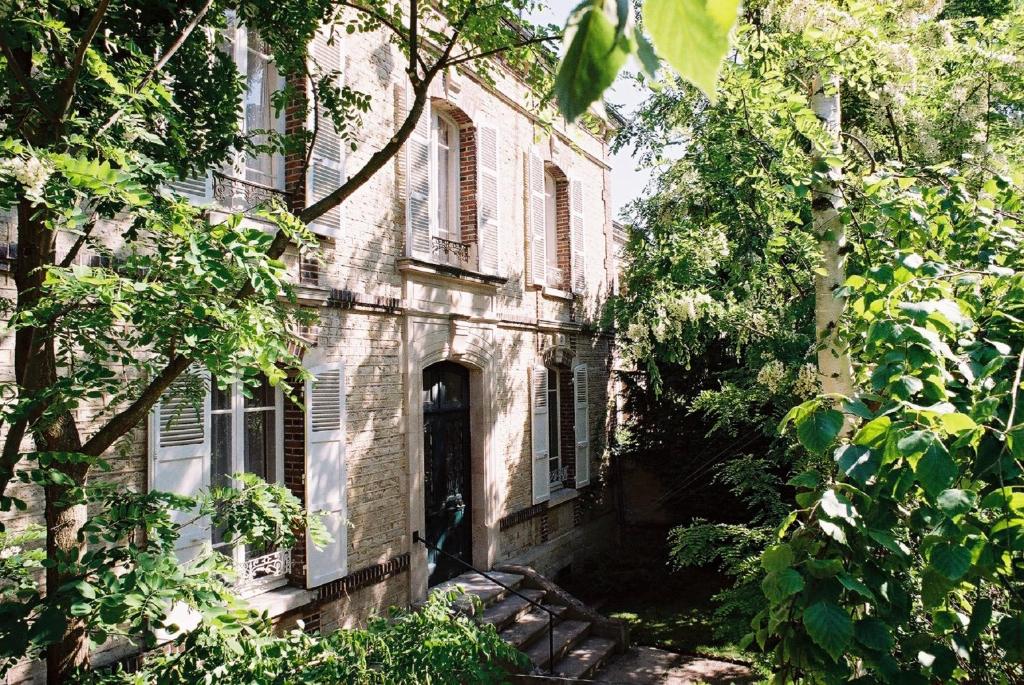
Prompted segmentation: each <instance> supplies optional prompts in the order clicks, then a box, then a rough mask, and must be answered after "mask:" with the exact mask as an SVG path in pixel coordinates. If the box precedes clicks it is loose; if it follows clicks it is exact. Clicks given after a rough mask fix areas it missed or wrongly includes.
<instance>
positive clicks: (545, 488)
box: [530, 366, 551, 504]
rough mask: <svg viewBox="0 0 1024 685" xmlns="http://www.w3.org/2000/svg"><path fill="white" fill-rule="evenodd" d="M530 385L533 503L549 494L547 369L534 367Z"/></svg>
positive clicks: (541, 500)
mask: <svg viewBox="0 0 1024 685" xmlns="http://www.w3.org/2000/svg"><path fill="white" fill-rule="evenodd" d="M530 385H531V387H530V395H531V399H530V404H531V410H532V417H533V425H532V432H533V503H534V504H538V503H540V502H544V501H546V500H547V499H548V498H549V497H550V496H551V474H550V473H548V456H549V454H550V452H549V448H548V421H549V420H550V418H549V416H550V411H549V407H548V370H547V369H546V368H544V367H543V366H537V367H534V369H533V377H532V378H531V379H530Z"/></svg>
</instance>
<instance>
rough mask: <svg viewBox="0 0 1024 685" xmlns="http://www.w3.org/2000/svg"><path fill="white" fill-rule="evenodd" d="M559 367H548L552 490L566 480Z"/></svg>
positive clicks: (549, 460)
mask: <svg viewBox="0 0 1024 685" xmlns="http://www.w3.org/2000/svg"><path fill="white" fill-rule="evenodd" d="M560 380H561V379H560V378H559V372H558V369H548V469H549V471H550V474H551V481H550V482H551V490H557V489H558V488H560V487H562V483H563V481H564V480H565V469H564V468H563V466H562V450H561V440H560V435H561V426H559V423H560V421H559V417H560V416H561V411H559V409H560V407H559V403H558V400H559V392H558V391H559V386H560V385H561V383H560Z"/></svg>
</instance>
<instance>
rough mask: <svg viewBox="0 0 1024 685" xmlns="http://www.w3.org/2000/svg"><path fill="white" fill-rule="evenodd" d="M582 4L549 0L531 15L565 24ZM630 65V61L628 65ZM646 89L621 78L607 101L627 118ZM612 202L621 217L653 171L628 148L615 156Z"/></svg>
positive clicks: (576, 0)
mask: <svg viewBox="0 0 1024 685" xmlns="http://www.w3.org/2000/svg"><path fill="white" fill-rule="evenodd" d="M578 4H579V0H547V7H546V9H545V10H543V11H538V12H535V13H534V14H533V15H532V16H530V17H528V18H529V19H530V20H531V21H533V22H534V23H537V24H558V25H559V26H563V25H564V24H565V20H566V18H567V17H568V16H569V12H570V11H571V10H572V8H573V7H575V6H576V5H578ZM630 68H631V65H630V64H627V65H626V69H630ZM644 97H645V93H644V91H643V90H641V89H640V88H638V87H637V86H636V85H634V84H633V83H632V82H627V81H624V80H622V79H620V80H619V81H618V82H616V84H615V85H614V86H612V88H611V90H610V91H609V92H608V94H607V97H606V98H605V99H606V100H607V101H608V102H610V103H611V104H613V105H616V106H618V108H619V111H620V112H621V114H622V115H623V116H624V117H626V118H627V119H628V118H629V117H630V116H632V114H633V112H634V110H635V109H636V107H637V105H639V104H640V103H641V102H643V100H644ZM611 165H612V206H613V209H614V211H615V217H616V218H618V214H619V210H620V209H621V208H622V207H623V206H624V205H626V204H627V203H628V202H629V201H630V200H632V199H634V198H636V197H639V196H640V195H641V194H642V193H643V190H644V187H645V186H646V185H647V181H648V179H649V178H650V173H649V172H648V171H646V170H640V169H637V163H636V162H635V161H634V160H633V158H632V157H631V156H630V154H629V150H622V151H621V152H619V153H618V154H617V155H615V156H614V157H612V160H611Z"/></svg>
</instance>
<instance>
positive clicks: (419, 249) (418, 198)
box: [405, 91, 434, 260]
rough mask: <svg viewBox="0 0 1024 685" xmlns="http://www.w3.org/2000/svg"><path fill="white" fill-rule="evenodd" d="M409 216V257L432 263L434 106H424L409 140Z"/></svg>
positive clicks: (409, 98)
mask: <svg viewBox="0 0 1024 685" xmlns="http://www.w3.org/2000/svg"><path fill="white" fill-rule="evenodd" d="M412 103H413V101H412V92H411V91H410V92H407V93H406V106H408V107H412ZM405 155H406V162H405V179H406V181H405V182H406V192H405V202H406V204H405V213H406V245H408V250H409V256H411V257H416V258H417V259H426V260H429V259H430V257H431V249H430V247H431V245H430V186H431V181H432V179H433V176H434V175H433V174H432V173H431V171H430V169H431V159H432V157H433V155H431V154H430V104H429V102H428V103H427V104H426V105H424V107H423V113H422V114H421V115H420V118H419V120H418V121H417V122H416V128H414V129H413V132H412V134H411V135H410V136H409V139H408V140H407V141H406V142H405Z"/></svg>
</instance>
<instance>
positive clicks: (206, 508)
mask: <svg viewBox="0 0 1024 685" xmlns="http://www.w3.org/2000/svg"><path fill="white" fill-rule="evenodd" d="M80 456H81V455H47V456H46V457H45V458H40V459H39V460H37V463H36V465H35V466H34V467H33V468H29V469H22V470H20V471H19V473H18V476H19V478H21V479H22V480H24V481H27V482H35V483H49V482H58V483H59V482H61V481H62V476H63V473H62V472H61V471H59V470H57V469H55V468H54V465H55V464H56V463H59V462H60V461H67V460H71V459H75V458H80ZM236 479H237V482H238V484H239V487H238V488H227V487H221V488H215V489H213V490H211V491H210V492H206V493H202V494H201V496H200V497H198V498H190V497H184V496H181V495H175V494H172V493H162V492H148V493H145V494H140V493H136V492H132V491H130V490H125V489H124V488H122V487H119V486H117V485H115V484H113V483H103V482H99V483H96V484H91V485H88V486H85V487H82V488H72V489H70V490H68V491H67V492H66V494H65V497H66V498H68V499H69V500H71V501H74V502H76V503H77V502H81V503H84V504H88V505H89V506H90V507H91V508H92V509H93V510H94V513H93V515H92V516H90V517H89V518H88V520H87V521H86V522H85V524H84V525H83V526H82V528H81V532H80V536H81V539H82V541H83V542H84V543H86V548H85V551H84V552H83V553H82V554H80V555H79V554H77V553H69V554H59V553H58V554H56V555H53V556H46V555H45V554H44V552H43V550H40V549H38V548H32V547H26V544H28V543H30V542H33V541H34V540H37V539H38V538H39V532H40V531H37V530H35V529H29V530H27V531H26V532H25V533H23V534H20V535H13V536H10V537H9V538H8V537H5V540H4V542H5V543H6V544H5V549H4V559H3V569H4V572H3V576H2V579H3V581H4V585H3V591H2V595H0V597H2V599H3V601H2V602H0V617H2V620H0V638H2V639H0V644H2V645H3V647H2V650H0V659H2V662H0V673H2V672H3V671H5V670H6V669H7V668H9V667H10V666H11V665H13V664H14V663H15V662H16V661H17V660H19V659H21V658H23V657H25V656H29V657H33V656H36V655H37V654H38V652H39V651H40V650H41V649H44V648H45V647H46V645H47V644H48V643H49V642H50V641H52V640H53V639H54V638H55V637H59V636H60V635H61V634H62V632H63V631H64V628H65V626H66V624H67V622H68V620H69V619H68V617H69V616H70V617H74V618H75V619H77V620H78V621H80V622H81V623H82V625H83V626H84V629H85V631H86V633H87V635H88V637H89V639H90V640H91V641H92V642H93V643H95V644H101V643H103V642H104V641H106V640H107V638H109V637H110V636H113V635H119V636H124V637H127V638H130V639H138V638H139V636H141V638H142V643H143V645H145V646H147V647H152V646H153V644H154V641H155V639H156V634H157V632H158V631H162V630H167V631H170V632H174V631H175V630H176V628H175V627H174V624H173V623H172V618H171V616H172V613H171V612H172V609H174V608H176V607H177V606H178V605H181V604H184V605H187V606H189V607H191V608H192V609H193V610H194V611H196V612H199V613H201V614H202V616H203V623H204V626H205V629H206V630H208V631H224V632H225V633H227V634H233V633H235V632H237V631H239V630H241V629H242V627H243V626H245V625H247V624H248V623H250V622H251V621H252V620H253V615H251V612H249V611H248V610H247V609H245V608H244V604H242V603H239V602H238V601H237V600H236V599H235V598H234V596H233V594H232V589H231V585H230V584H231V581H232V580H233V579H234V575H235V572H234V568H233V566H232V565H231V563H229V560H228V559H227V557H225V556H224V555H223V554H222V553H221V552H217V551H214V550H212V549H210V548H207V549H206V550H205V552H203V553H202V554H200V555H199V557H198V558H196V559H194V560H192V561H190V562H188V563H184V564H183V563H181V562H180V561H179V559H178V558H177V556H176V554H175V544H176V542H177V540H178V538H179V537H180V535H181V530H182V528H183V527H184V526H186V525H190V524H194V523H195V522H197V521H198V522H201V521H204V520H205V521H208V525H209V526H210V527H212V528H215V529H217V530H219V531H220V532H221V537H222V539H223V540H224V541H225V543H226V544H227V545H229V546H231V545H242V544H245V545H252V546H255V547H259V548H273V547H290V546H291V545H292V544H294V542H295V531H296V530H305V529H306V528H308V529H309V530H310V532H311V534H312V537H313V540H314V542H315V543H317V544H324V543H326V542H327V541H328V540H329V538H328V536H327V534H326V529H325V528H324V526H323V523H322V522H321V521H320V519H319V517H317V516H316V515H311V514H307V512H306V511H305V509H304V508H303V507H302V505H301V503H300V502H299V501H298V499H297V498H295V496H294V495H292V494H291V493H290V492H289V491H288V490H287V489H286V488H284V487H283V486H280V485H269V484H267V483H265V482H263V481H261V480H260V479H259V478H256V477H255V476H253V475H252V474H238V476H237V477H236ZM5 535H6V534H5ZM55 565H56V566H59V567H60V569H61V571H62V575H63V577H65V578H66V579H67V580H66V582H65V583H64V584H63V585H62V586H61V587H59V588H57V589H55V590H53V591H50V592H45V593H44V592H43V591H42V590H41V588H39V587H38V586H37V580H38V576H37V573H38V571H39V570H40V567H51V566H55Z"/></svg>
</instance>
